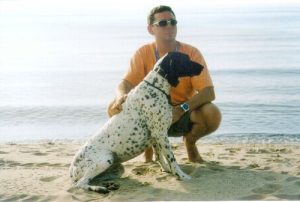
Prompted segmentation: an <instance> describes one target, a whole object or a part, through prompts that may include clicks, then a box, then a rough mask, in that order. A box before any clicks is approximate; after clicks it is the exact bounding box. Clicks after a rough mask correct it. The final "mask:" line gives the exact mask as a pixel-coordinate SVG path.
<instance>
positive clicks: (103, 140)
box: [70, 52, 203, 193]
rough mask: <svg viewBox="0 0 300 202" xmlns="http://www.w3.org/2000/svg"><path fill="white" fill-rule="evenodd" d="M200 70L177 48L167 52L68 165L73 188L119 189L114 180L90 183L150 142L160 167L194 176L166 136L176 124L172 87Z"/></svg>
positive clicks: (177, 173)
mask: <svg viewBox="0 0 300 202" xmlns="http://www.w3.org/2000/svg"><path fill="white" fill-rule="evenodd" d="M202 69H203V66H201V65H200V64H198V63H196V62H193V61H191V60H190V59H189V57H188V56H187V55H185V54H183V53H179V52H170V53H167V54H166V55H165V56H164V57H162V58H161V59H160V60H159V61H157V63H156V64H155V66H154V68H153V70H152V71H151V72H149V74H148V75H147V76H146V77H145V79H144V80H143V81H142V82H141V83H140V84H139V85H138V86H136V87H135V88H134V89H133V90H131V91H130V93H129V94H128V96H127V99H126V101H125V102H124V103H123V104H122V108H123V110H122V111H121V112H120V113H119V114H117V115H114V116H113V117H111V118H110V119H109V120H108V121H107V122H106V123H105V124H104V126H103V127H102V128H101V129H100V131H99V132H97V133H96V134H95V135H94V136H93V137H92V138H90V139H89V140H88V141H87V142H86V144H85V145H83V147H82V148H81V149H80V150H79V151H78V152H77V154H76V155H75V157H74V159H73V162H72V163H71V166H70V175H71V178H72V180H73V182H74V184H75V187H77V188H82V189H84V190H89V191H95V192H99V193H108V192H109V191H110V190H113V189H114V188H116V189H117V187H114V186H111V184H104V185H103V186H92V185H89V182H90V181H91V180H92V179H93V178H95V177H96V176H98V175H99V174H101V173H103V172H104V171H106V170H107V169H108V168H110V167H112V166H114V165H116V164H120V163H122V162H125V161H128V160H130V159H132V158H134V157H136V156H138V155H140V154H141V153H143V152H144V150H145V149H146V148H148V147H150V146H153V148H154V150H155V154H156V160H158V162H159V164H160V165H161V167H162V170H164V171H166V172H170V173H172V174H174V175H176V176H177V177H178V178H179V180H188V179H190V178H191V177H190V176H189V175H187V174H185V173H184V172H183V171H182V170H181V169H180V167H179V165H178V164H177V162H176V159H175V157H174V154H173V152H172V149H171V146H170V142H169V140H168V136H167V132H168V128H169V127H170V125H171V122H172V106H171V103H170V96H169V91H170V88H171V87H175V86H176V85H177V84H178V83H179V80H178V79H179V78H180V77H187V76H189V77H191V76H194V75H199V74H200V72H201V71H202Z"/></svg>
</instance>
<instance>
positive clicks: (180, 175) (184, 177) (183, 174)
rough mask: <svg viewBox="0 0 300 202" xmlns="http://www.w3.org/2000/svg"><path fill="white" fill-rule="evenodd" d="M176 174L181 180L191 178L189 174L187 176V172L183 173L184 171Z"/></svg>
mask: <svg viewBox="0 0 300 202" xmlns="http://www.w3.org/2000/svg"><path fill="white" fill-rule="evenodd" d="M177 176H178V177H179V180H182V181H187V180H190V179H192V177H191V176H189V175H188V174H185V173H180V174H177Z"/></svg>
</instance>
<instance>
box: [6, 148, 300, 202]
mask: <svg viewBox="0 0 300 202" xmlns="http://www.w3.org/2000/svg"><path fill="white" fill-rule="evenodd" d="M197 146H198V148H199V150H200V152H201V154H202V157H203V158H204V160H205V162H204V163H202V164H196V163H190V162H188V160H187V158H186V151H185V147H184V145H182V144H176V145H173V150H174V153H175V155H176V158H177V160H178V162H179V164H180V166H181V167H182V169H183V170H184V171H185V172H186V173H188V174H190V175H191V176H192V180H189V181H178V180H177V179H176V177H174V176H172V175H171V174H168V173H164V172H161V171H160V167H159V165H158V164H156V163H144V162H143V158H142V156H139V157H137V158H135V159H132V160H131V161H129V162H126V163H124V168H125V172H124V173H123V174H122V176H121V178H119V179H115V180H113V182H115V183H117V184H119V185H120V189H119V190H116V191H112V192H110V193H109V194H106V195H101V194H98V193H94V192H88V191H83V190H78V189H75V188H73V187H72V183H71V180H70V178H69V172H68V168H69V165H70V162H71V160H72V158H73V155H74V153H75V152H76V151H77V149H78V148H79V147H80V145H79V144H75V143H69V144H66V143H43V144H0V201H17V200H19V201H145V200H146V201H158V200H159V201H167V200H168V201H169V200H176V201H182V200H184V201H188V200H198V201H199V200H300V145H299V144H298V145H297V144H295V145H284V144H279V145H267V144H255V145H254V144H251V145H250V144H232V145H229V144H198V145H197ZM95 183H97V180H96V182H95Z"/></svg>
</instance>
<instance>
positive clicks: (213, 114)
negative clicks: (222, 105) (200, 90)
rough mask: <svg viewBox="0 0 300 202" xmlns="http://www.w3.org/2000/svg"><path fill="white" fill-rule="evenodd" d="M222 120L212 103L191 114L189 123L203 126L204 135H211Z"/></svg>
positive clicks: (219, 112) (217, 109)
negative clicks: (204, 129)
mask: <svg viewBox="0 0 300 202" xmlns="http://www.w3.org/2000/svg"><path fill="white" fill-rule="evenodd" d="M221 119H222V114H221V111H220V110H219V108H218V107H217V106H216V105H215V104H213V103H207V104H205V105H203V106H201V107H200V108H198V109H196V110H194V111H193V112H192V113H191V121H192V123H194V124H195V125H199V126H201V125H202V126H201V128H203V126H205V128H206V133H207V134H209V133H212V132H214V131H215V130H217V129H218V127H219V125H220V123H221Z"/></svg>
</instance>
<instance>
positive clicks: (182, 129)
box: [168, 111, 193, 137]
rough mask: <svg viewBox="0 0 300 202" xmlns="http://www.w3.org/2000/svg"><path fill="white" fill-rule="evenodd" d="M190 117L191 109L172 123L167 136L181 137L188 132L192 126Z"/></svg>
mask: <svg viewBox="0 0 300 202" xmlns="http://www.w3.org/2000/svg"><path fill="white" fill-rule="evenodd" d="M190 117H191V111H188V112H187V113H185V114H184V115H183V116H182V117H181V118H180V119H179V120H178V121H177V122H175V123H173V124H172V125H171V127H170V128H169V130H168V136H169V137H181V136H184V135H186V134H187V133H188V132H190V131H191V130H192V126H193V124H192V123H191V120H190Z"/></svg>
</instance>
